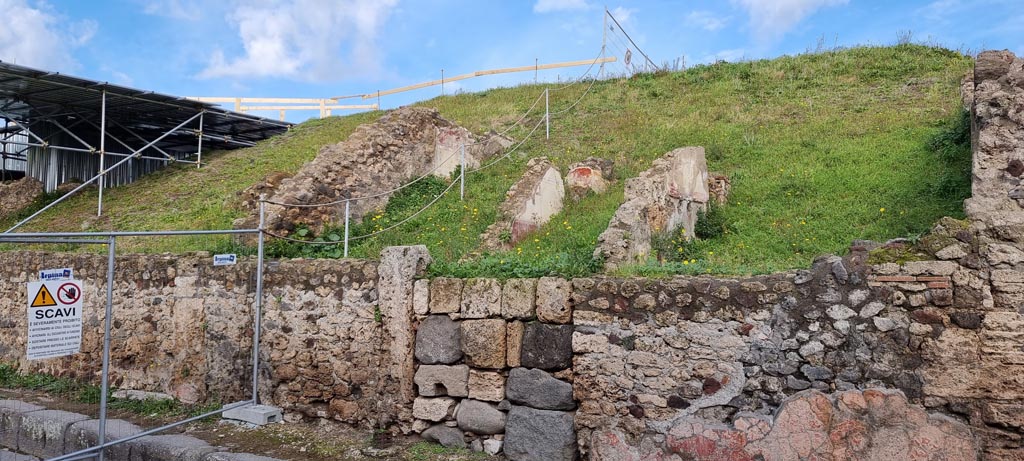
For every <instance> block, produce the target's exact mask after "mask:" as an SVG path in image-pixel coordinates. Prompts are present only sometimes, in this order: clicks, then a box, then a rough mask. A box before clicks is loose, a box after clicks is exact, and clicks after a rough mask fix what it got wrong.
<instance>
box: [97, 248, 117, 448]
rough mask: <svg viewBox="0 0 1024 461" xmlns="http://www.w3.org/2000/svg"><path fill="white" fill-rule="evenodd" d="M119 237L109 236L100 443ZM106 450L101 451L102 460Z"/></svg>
mask: <svg viewBox="0 0 1024 461" xmlns="http://www.w3.org/2000/svg"><path fill="white" fill-rule="evenodd" d="M116 247H117V237H114V236H113V235H111V236H110V237H107V308H106V311H105V313H104V316H103V374H102V376H100V427H99V438H98V442H99V443H98V445H101V446H102V445H103V444H104V442H106V436H107V392H108V391H109V390H110V380H109V378H108V377H109V375H110V321H111V317H113V315H114V254H115V252H116ZM105 451H106V450H101V451H100V461H103V456H104V454H105Z"/></svg>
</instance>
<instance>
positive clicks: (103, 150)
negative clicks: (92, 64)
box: [96, 90, 107, 216]
mask: <svg viewBox="0 0 1024 461" xmlns="http://www.w3.org/2000/svg"><path fill="white" fill-rule="evenodd" d="M100 100H101V101H102V102H101V103H100V175H101V176H100V181H99V183H100V184H99V185H100V195H99V199H98V200H97V203H96V216H103V183H104V179H105V178H106V175H105V174H104V173H103V167H104V165H105V161H106V154H107V90H103V94H102V97H101V99H100Z"/></svg>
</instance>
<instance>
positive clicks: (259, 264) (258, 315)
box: [252, 194, 267, 405]
mask: <svg viewBox="0 0 1024 461" xmlns="http://www.w3.org/2000/svg"><path fill="white" fill-rule="evenodd" d="M266 200H267V196H266V194H260V225H259V227H258V231H259V232H257V235H256V300H255V301H256V302H255V303H254V304H255V305H254V307H253V310H255V312H254V313H253V317H254V320H253V330H252V404H253V405H258V404H259V403H260V400H259V398H260V397H259V377H260V327H261V326H262V324H263V228H264V226H265V225H266V207H267V202H266Z"/></svg>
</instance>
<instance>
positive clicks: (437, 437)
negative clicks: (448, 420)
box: [420, 424, 466, 448]
mask: <svg viewBox="0 0 1024 461" xmlns="http://www.w3.org/2000/svg"><path fill="white" fill-rule="evenodd" d="M420 435H421V436H422V437H423V438H424V439H426V440H429V441H431V442H437V443H440V444H441V445H443V446H445V447H448V448H466V438H465V437H463V436H462V431H460V430H459V429H457V428H454V427H448V426H445V425H444V424H436V425H434V426H431V427H430V428H429V429H427V430H425V431H423V433H422V434H420Z"/></svg>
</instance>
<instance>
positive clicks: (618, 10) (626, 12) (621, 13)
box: [609, 6, 636, 24]
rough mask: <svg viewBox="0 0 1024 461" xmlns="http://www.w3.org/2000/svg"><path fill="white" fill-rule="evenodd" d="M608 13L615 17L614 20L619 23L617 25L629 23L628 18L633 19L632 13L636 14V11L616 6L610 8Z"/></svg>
mask: <svg viewBox="0 0 1024 461" xmlns="http://www.w3.org/2000/svg"><path fill="white" fill-rule="evenodd" d="M609 12H610V13H611V14H612V16H614V17H615V19H616V20H618V21H619V24H625V23H627V22H629V18H631V17H633V13H636V10H635V9H633V8H623V7H621V6H617V7H615V8H612V9H611V10H610V11H609Z"/></svg>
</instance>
